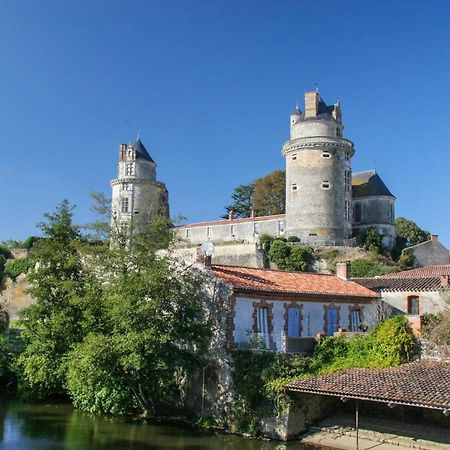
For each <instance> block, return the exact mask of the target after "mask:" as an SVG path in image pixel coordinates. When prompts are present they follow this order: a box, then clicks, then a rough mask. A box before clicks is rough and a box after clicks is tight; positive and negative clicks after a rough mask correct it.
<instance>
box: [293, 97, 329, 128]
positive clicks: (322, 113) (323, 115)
mask: <svg viewBox="0 0 450 450" xmlns="http://www.w3.org/2000/svg"><path fill="white" fill-rule="evenodd" d="M333 110H334V105H330V106H328V105H327V104H326V103H325V102H324V101H323V100H322V98H321V97H319V104H318V111H317V115H316V116H311V117H305V113H303V114H301V118H300V121H302V122H303V121H307V120H333V121H335V119H334V117H333Z"/></svg>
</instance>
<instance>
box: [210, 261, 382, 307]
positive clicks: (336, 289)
mask: <svg viewBox="0 0 450 450" xmlns="http://www.w3.org/2000/svg"><path fill="white" fill-rule="evenodd" d="M210 272H211V273H212V274H213V275H215V276H216V277H217V278H220V279H221V280H223V281H225V282H226V283H228V284H230V285H231V286H233V287H234V288H235V289H239V290H242V291H266V292H270V293H293V294H317V295H319V294H320V295H330V296H343V297H345V296H347V297H362V298H365V299H368V298H369V299H373V298H378V295H377V294H376V293H375V292H373V291H371V290H369V289H367V288H365V287H363V286H361V285H359V284H357V283H355V282H353V281H346V280H342V279H341V278H338V277H337V276H334V275H321V274H315V273H305V272H286V271H282V270H268V269H254V268H249V267H237V266H222V265H215V266H213V267H212V269H211V270H210Z"/></svg>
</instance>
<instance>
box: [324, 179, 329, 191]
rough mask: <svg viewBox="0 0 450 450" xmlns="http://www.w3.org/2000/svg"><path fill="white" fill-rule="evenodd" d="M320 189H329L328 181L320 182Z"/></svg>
mask: <svg viewBox="0 0 450 450" xmlns="http://www.w3.org/2000/svg"><path fill="white" fill-rule="evenodd" d="M322 189H330V182H329V181H328V180H325V181H322Z"/></svg>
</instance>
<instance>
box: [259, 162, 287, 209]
mask: <svg viewBox="0 0 450 450" xmlns="http://www.w3.org/2000/svg"><path fill="white" fill-rule="evenodd" d="M254 186H255V189H254V193H253V208H254V210H255V214H257V215H258V216H268V215H273V214H284V212H285V210H286V173H285V171H284V170H274V171H273V172H271V173H269V174H268V175H266V176H264V177H262V178H258V179H257V180H256V181H255V183H254Z"/></svg>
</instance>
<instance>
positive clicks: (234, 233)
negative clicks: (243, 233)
mask: <svg viewBox="0 0 450 450" xmlns="http://www.w3.org/2000/svg"><path fill="white" fill-rule="evenodd" d="M230 233H231V236H236V226H235V225H231V227H230Z"/></svg>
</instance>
